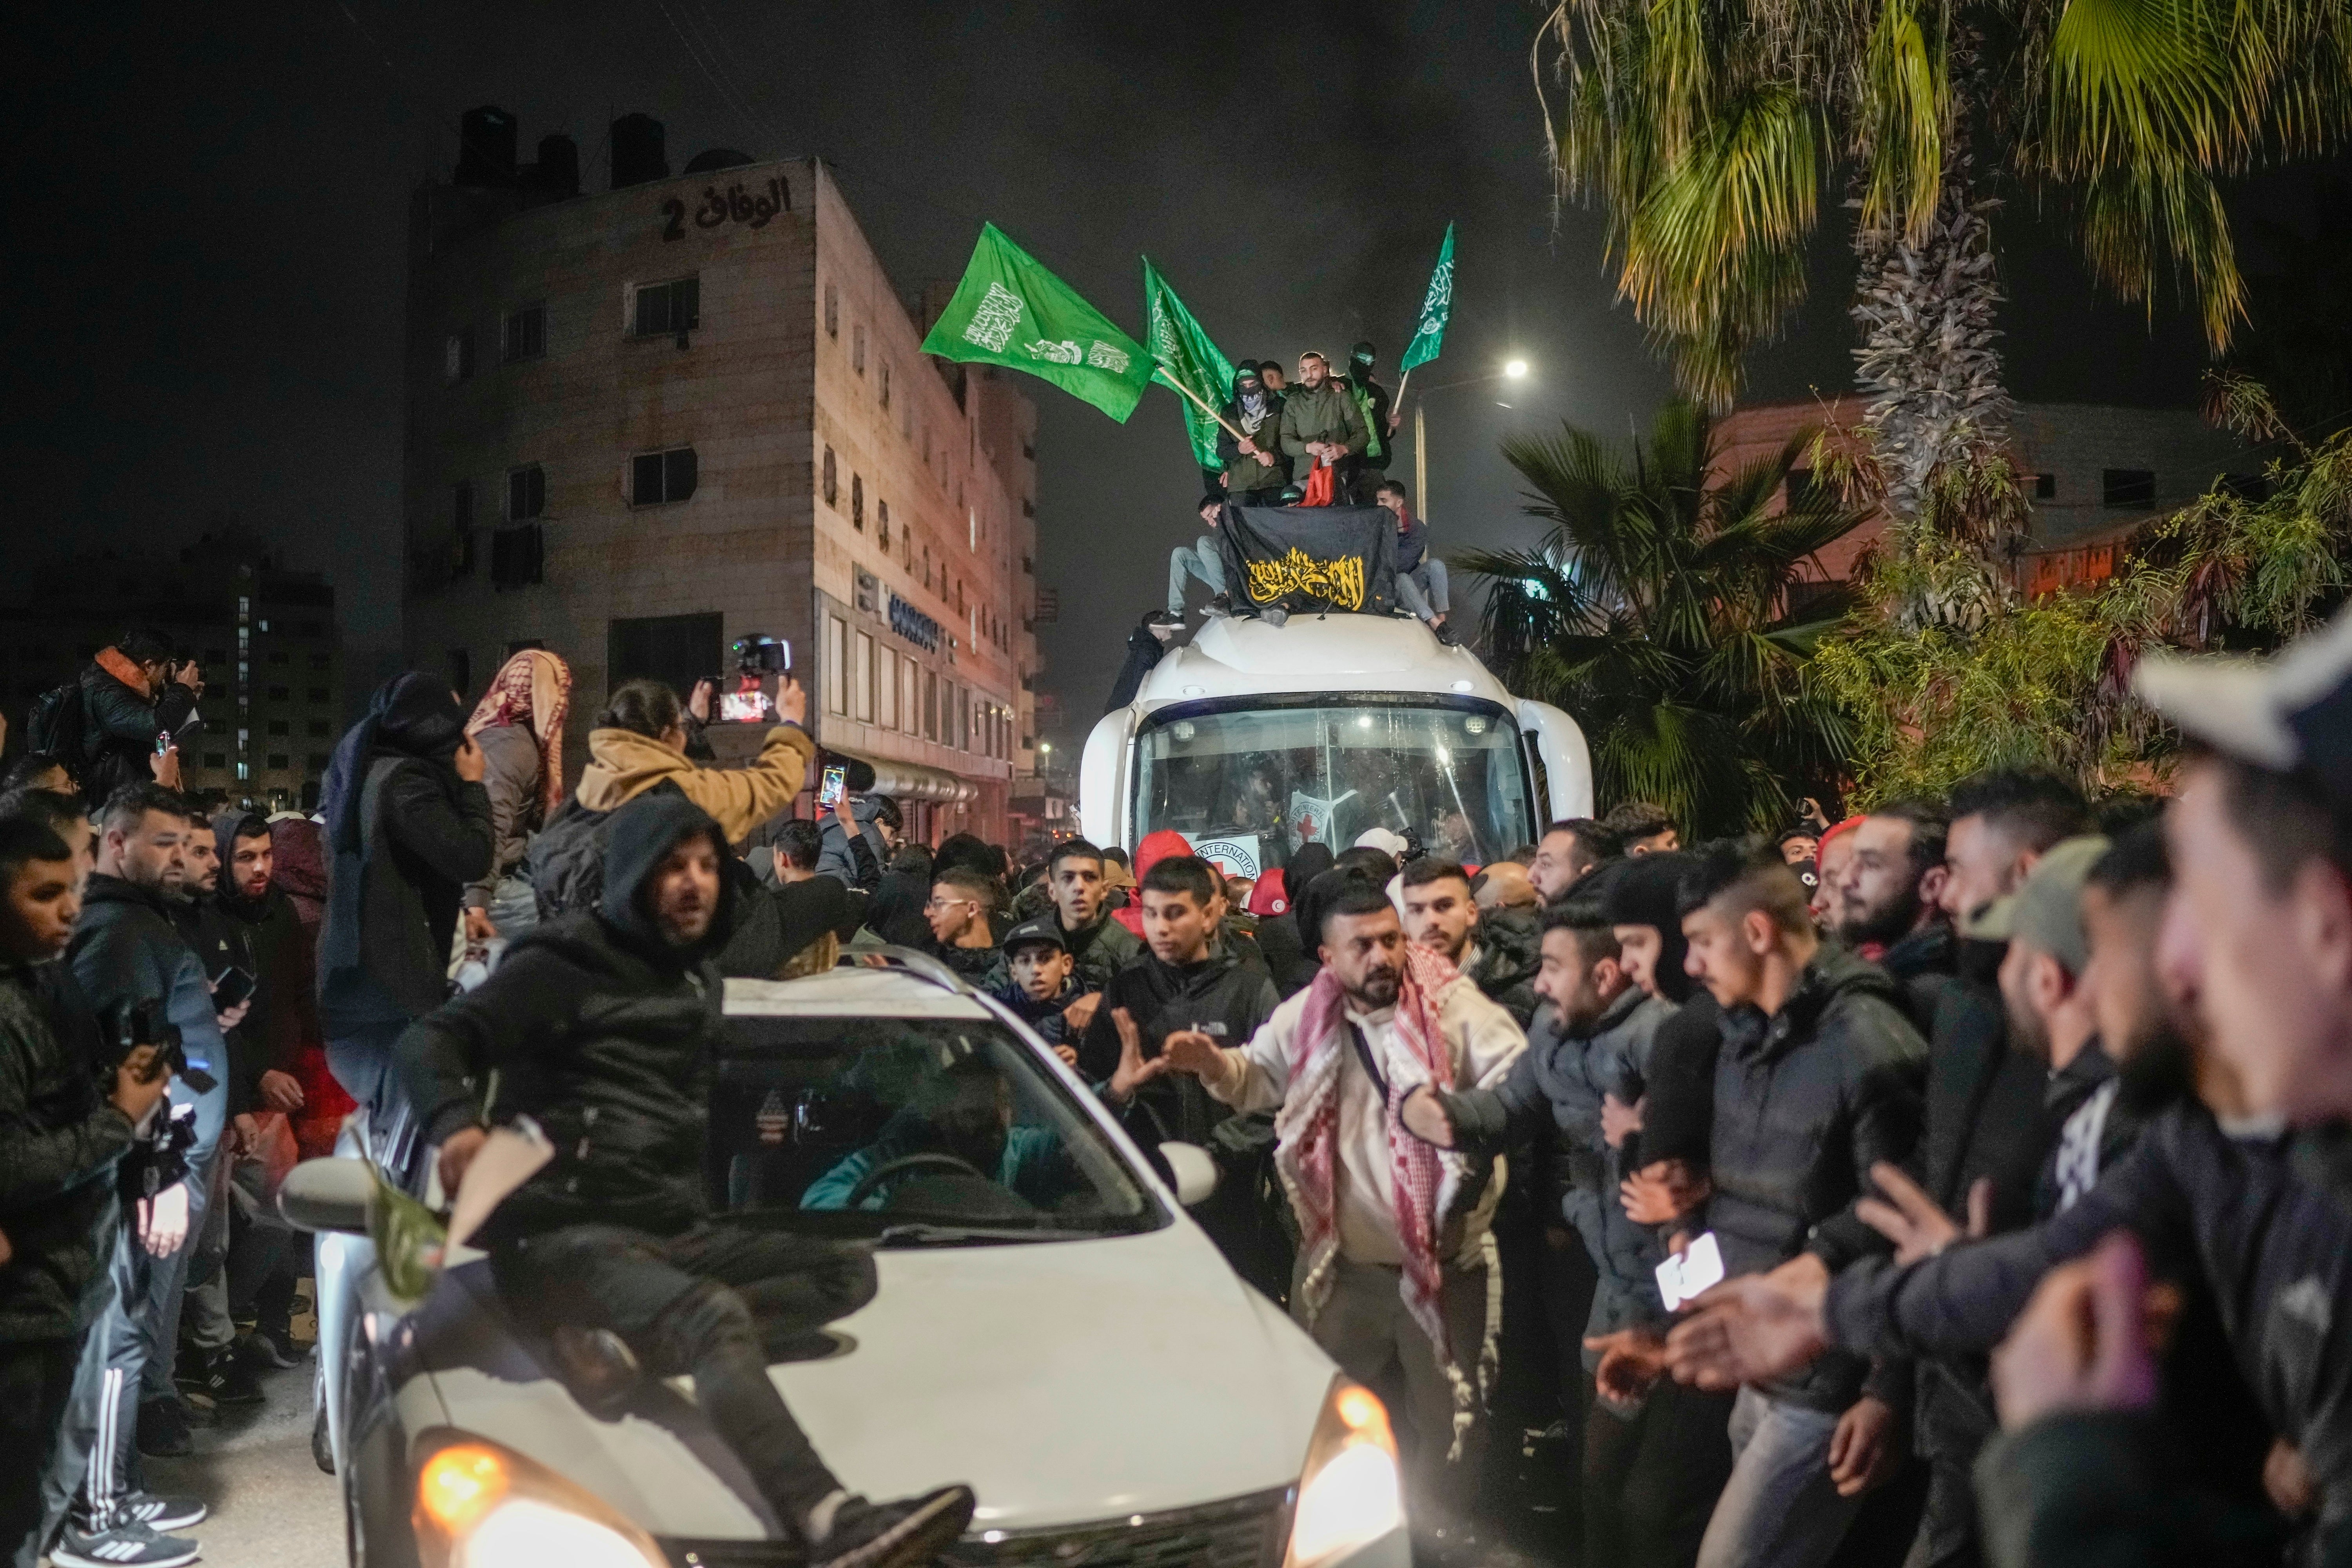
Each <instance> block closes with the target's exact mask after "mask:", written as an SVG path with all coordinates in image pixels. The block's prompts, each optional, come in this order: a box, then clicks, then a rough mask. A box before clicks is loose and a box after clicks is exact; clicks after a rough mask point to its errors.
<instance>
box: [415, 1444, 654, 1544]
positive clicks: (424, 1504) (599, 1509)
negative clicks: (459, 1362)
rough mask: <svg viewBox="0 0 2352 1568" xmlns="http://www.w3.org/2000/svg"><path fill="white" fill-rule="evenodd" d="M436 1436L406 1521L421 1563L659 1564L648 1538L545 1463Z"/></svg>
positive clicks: (498, 1448)
mask: <svg viewBox="0 0 2352 1568" xmlns="http://www.w3.org/2000/svg"><path fill="white" fill-rule="evenodd" d="M442 1436H444V1437H445V1438H446V1442H445V1445H444V1446H443V1447H439V1448H436V1449H435V1450H434V1451H433V1452H432V1453H430V1454H429V1455H427V1456H426V1458H425V1462H424V1463H423V1464H422V1465H420V1466H419V1467H417V1471H416V1507H415V1512H414V1514H413V1515H412V1516H411V1521H412V1522H413V1523H414V1524H415V1529H416V1543H417V1546H418V1548H419V1555H420V1557H421V1559H422V1561H423V1562H424V1563H425V1568H537V1565H538V1564H541V1563H562V1564H563V1565H564V1568H665V1559H664V1557H663V1555H662V1551H661V1548H660V1547H659V1546H657V1545H656V1544H655V1543H654V1541H653V1538H652V1537H651V1536H649V1535H647V1534H646V1532H645V1531H642V1530H640V1529H638V1528H637V1527H636V1526H635V1524H633V1523H631V1522H630V1521H628V1520H626V1519H625V1518H623V1517H622V1516H621V1515H620V1514H619V1513H618V1512H616V1511H614V1510H613V1509H612V1508H611V1507H610V1506H608V1505H607V1504H605V1503H604V1501H602V1500H599V1499H597V1498H595V1497H593V1496H591V1495H590V1494H589V1493H587V1492H585V1491H583V1490H582V1489H580V1488H579V1487H576V1486H574V1485H572V1483H571V1482H570V1481H567V1480H565V1479H563V1478H562V1476H559V1475H557V1474H556V1473H555V1472H554V1471H552V1470H551V1469H549V1468H546V1467H545V1466H544V1465H541V1464H539V1463H537V1462H535V1461H533V1460H530V1459H527V1458H523V1457H522V1456H521V1455H520V1454H518V1453H516V1452H514V1450H512V1449H510V1448H508V1447H503V1446H501V1445H499V1444H497V1443H493V1442H490V1441H488V1440H487V1439H485V1438H481V1437H475V1436H467V1435H465V1434H462V1433H457V1432H445V1433H444V1434H442Z"/></svg>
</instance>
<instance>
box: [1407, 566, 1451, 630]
mask: <svg viewBox="0 0 2352 1568" xmlns="http://www.w3.org/2000/svg"><path fill="white" fill-rule="evenodd" d="M1396 588H1397V603H1398V604H1400V605H1403V606H1404V607H1405V608H1406V609H1408V610H1411V611H1412V613H1413V616H1414V618H1415V619H1417V620H1423V621H1428V620H1434V619H1436V618H1437V617H1438V616H1447V615H1452V614H1453V613H1454V607H1453V600H1452V596H1451V595H1449V594H1448V593H1447V591H1446V586H1445V563H1444V562H1443V561H1440V560H1439V559H1438V558H1437V557H1436V556H1434V555H1425V556H1423V557H1422V562H1421V564H1420V565H1418V566H1416V567H1414V568H1413V569H1412V571H1410V572H1400V573H1398V574H1396Z"/></svg>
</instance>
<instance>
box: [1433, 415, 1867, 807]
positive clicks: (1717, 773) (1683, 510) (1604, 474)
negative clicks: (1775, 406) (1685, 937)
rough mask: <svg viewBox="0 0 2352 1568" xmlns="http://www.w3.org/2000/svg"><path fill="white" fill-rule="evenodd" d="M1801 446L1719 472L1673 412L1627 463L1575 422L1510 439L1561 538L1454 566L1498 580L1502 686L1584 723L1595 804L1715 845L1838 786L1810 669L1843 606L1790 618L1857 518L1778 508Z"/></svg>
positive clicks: (1489, 641) (1698, 422) (1829, 716)
mask: <svg viewBox="0 0 2352 1568" xmlns="http://www.w3.org/2000/svg"><path fill="white" fill-rule="evenodd" d="M1809 439H1810V437H1809V436H1808V437H1799V438H1797V439H1795V440H1792V441H1790V443H1789V444H1788V446H1787V447H1784V448H1783V449H1782V450H1780V452H1778V453H1776V454H1774V455H1773V456H1771V457H1769V458H1764V459H1761V460H1759V461H1757V462H1754V463H1750V464H1748V465H1746V466H1744V467H1741V468H1735V469H1732V470H1730V471H1729V472H1727V473H1717V472H1714V471H1713V470H1715V469H1716V468H1717V455H1718V448H1717V445H1716V443H1715V441H1714V439H1713V436H1712V433H1711V427H1710V425H1709V421H1708V419H1707V417H1706V415H1705V413H1703V412H1702V411H1701V410H1699V409H1698V408H1697V407H1696V406H1694V405H1690V404H1687V403H1674V404H1669V405H1667V406H1666V407H1665V408H1664V409H1662V410H1661V411H1660V412H1659V414H1658V416H1657V418H1656V420H1655V421H1654V424H1653V426H1652V428H1651V431H1650V435H1649V438H1648V439H1647V440H1646V441H1641V440H1636V441H1635V442H1634V443H1633V446H1632V447H1631V449H1630V450H1624V449H1621V448H1620V447H1616V446H1614V445H1612V443H1610V442H1607V441H1604V440H1602V439H1601V437H1597V436H1595V435H1593V434H1591V433H1590V432H1588V431H1584V430H1580V429H1577V428H1576V427H1574V426H1562V428H1561V429H1560V431H1559V434H1558V435H1557V436H1553V437H1517V438H1514V439H1512V440H1509V441H1507V442H1505V443H1504V447H1503V453H1504V456H1505V457H1506V458H1508V459H1509V461H1510V463H1511V466H1512V467H1513V468H1517V470H1518V471H1519V474H1520V476H1521V477H1522V478H1523V479H1526V480H1527V482H1528V485H1529V486H1530V487H1531V493H1530V494H1529V496H1528V503H1529V504H1528V507H1527V512H1528V515H1529V516H1530V517H1535V518H1538V519H1541V520H1543V521H1545V522H1546V523H1548V524H1549V530H1548V531H1547V532H1546V534H1545V535H1544V537H1543V539H1542V541H1541V542H1539V543H1538V545H1537V546H1536V547H1535V548H1534V549H1532V550H1525V551H1481V552H1474V553H1472V554H1468V555H1465V556H1462V557H1459V558H1457V560H1456V562H1455V564H1456V565H1457V566H1458V567H1460V568H1461V569H1463V570H1465V571H1469V572H1473V573H1475V574H1480V575H1482V576H1484V577H1486V578H1487V579H1488V580H1489V582H1490V584H1491V586H1490V591H1489V593H1488V595H1487V600H1486V619H1485V635H1486V646H1487V647H1488V649H1489V653H1490V662H1491V663H1492V665H1493V667H1494V668H1495V671H1496V675H1498V676H1499V677H1501V679H1503V680H1504V682H1505V683H1506V684H1507V685H1508V686H1509V687H1510V688H1511V689H1512V690H1514V691H1517V692H1520V693H1522V694H1524V695H1527V696H1530V697H1535V698H1538V699H1540V700H1545V701H1548V702H1553V703H1556V704H1558V705H1559V707H1561V708H1563V709H1565V710H1567V711H1568V712H1570V714H1572V715H1573V716H1574V717H1575V719H1576V721H1577V722H1578V723H1579V724H1580V726H1582V728H1583V730H1584V733H1585V738H1586V740H1587V742H1589V743H1590V745H1591V750H1592V765H1593V774H1594V785H1595V788H1596V790H1597V792H1598V794H1599V796H1600V798H1601V800H1602V801H1604V802H1616V801H1622V800H1651V801H1655V802H1656V803H1658V804H1659V805H1663V806H1664V807H1665V808H1666V809H1667V810H1669V811H1671V812H1673V813H1674V814H1675V818H1676V819H1677V820H1678V821H1679V822H1681V823H1682V824H1683V826H1684V831H1685V834H1686V835H1688V836H1696V837H1706V836H1710V835H1715V834H1721V833H1729V832H1740V831H1750V830H1759V829H1765V828H1769V827H1773V826H1779V825H1780V824H1781V823H1783V822H1785V821H1786V820H1787V819H1788V817H1789V816H1790V810H1791V806H1792V804H1793V802H1794V800H1795V799H1796V797H1797V796H1798V795H1802V794H1806V793H1817V792H1819V791H1820V790H1821V789H1822V783H1823V781H1826V780H1830V779H1833V778H1834V777H1835V776H1836V775H1837V773H1839V771H1840V769H1841V767H1842V765H1843V758H1844V756H1845V754H1846V750H1847V747H1848V745H1849V743H1850V740H1851V736H1850V732H1849V728H1848V725H1847V723H1846V721H1845V717H1844V715H1843V711H1842V710H1840V709H1839V707H1838V706H1837V705H1836V703H1835V702H1834V701H1832V700H1831V698H1830V696H1829V695H1828V694H1827V693H1826V692H1824V691H1823V690H1822V689H1821V688H1820V686H1819V685H1818V683H1817V682H1815V681H1814V679H1812V677H1811V663H1812V659H1813V655H1814V651H1815V649H1816V647H1818V646H1820V644H1821V641H1822V637H1824V636H1825V635H1826V634H1827V633H1828V632H1829V631H1830V630H1831V628H1832V627H1833V626H1835V625H1836V624H1837V622H1838V619H1839V618H1840V617H1841V616H1843V614H1844V613H1845V610H1846V608H1847V603H1846V601H1845V599H1844V598H1843V596H1842V595H1835V596H1832V597H1831V598H1829V599H1826V600H1822V599H1817V600H1815V601H1813V602H1812V604H1811V606H1810V608H1809V610H1808V612H1807V614H1808V618H1807V619H1806V620H1805V621H1803V622H1791V621H1790V620H1789V619H1788V618H1787V616H1786V614H1785V611H1786V606H1787V605H1788V604H1789V602H1790V584H1792V583H1794V582H1795V581H1797V580H1798V578H1799V576H1800V573H1801V567H1802V565H1803V563H1805V562H1806V561H1807V560H1808V559H1809V558H1810V557H1811V556H1812V555H1813V554H1814V553H1815V552H1817V551H1819V550H1821V549H1822V547H1823V546H1825V545H1828V544H1830V543H1831V542H1834V541H1835V540H1838V539H1840V538H1843V536H1844V535H1846V534H1847V533H1849V532H1851V531H1853V529H1855V528H1856V527H1858V526H1860V524H1861V522H1862V521H1863V518H1864V512H1862V511H1861V510H1855V509H1853V508H1851V507H1847V506H1845V505H1843V504H1841V503H1838V502H1835V501H1833V500H1828V499H1825V498H1823V497H1822V496H1820V495H1819V494H1817V493H1811V492H1809V493H1808V494H1807V495H1805V496H1802V497H1800V498H1798V499H1799V502H1800V504H1799V505H1797V506H1796V507H1795V508H1794V509H1792V510H1789V511H1786V512H1782V513H1780V514H1778V515H1770V514H1769V507H1770V505H1771V503H1772V501H1773V500H1774V499H1775V498H1776V497H1777V496H1778V495H1779V494H1780V490H1781V488H1782V486H1783V485H1784V484H1785V483H1786V482H1787V479H1788V477H1789V471H1790V468H1792V467H1794V466H1795V465H1796V464H1797V463H1798V461H1799V460H1800V459H1801V458H1802V456H1803V454H1804V452H1805V450H1806V445H1807V442H1808V441H1809Z"/></svg>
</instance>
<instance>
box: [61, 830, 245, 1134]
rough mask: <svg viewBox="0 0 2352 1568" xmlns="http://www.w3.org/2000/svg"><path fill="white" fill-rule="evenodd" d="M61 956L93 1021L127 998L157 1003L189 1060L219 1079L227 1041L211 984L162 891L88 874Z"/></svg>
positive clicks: (125, 1003)
mask: <svg viewBox="0 0 2352 1568" xmlns="http://www.w3.org/2000/svg"><path fill="white" fill-rule="evenodd" d="M66 961H67V962H68V963H70V964H71V965H72V966H73V973H74V979H75V980H76V981H77V982H78V983H79V984H80V987H81V993H82V994H83V995H84V996H85V997H87V998H89V1006H90V1010H91V1012H92V1013H93V1014H95V1015H96V1016H98V1017H99V1018H100V1019H111V1018H113V1017H115V1016H117V1015H118V1014H120V1013H121V1010H122V1009H123V1008H125V1007H128V1006H130V1005H132V1004H133V1003H139V1002H153V1001H161V1002H163V1004H164V1013H165V1016H166V1017H168V1018H169V1019H170V1020H171V1021H172V1022H173V1023H174V1024H176V1025H178V1026H179V1028H180V1045H181V1047H182V1049H184V1051H185V1052H186V1053H187V1058H188V1065H189V1066H190V1067H193V1068H197V1069H199V1070H200V1071H204V1072H207V1073H210V1074H212V1076H213V1077H214V1078H215V1079H220V1080H221V1081H222V1083H223V1084H224V1085H225V1084H226V1081H227V1079H228V1047H227V1045H226V1042H224V1041H223V1040H222V1039H221V1032H220V1022H219V1019H218V1017H217V1016H215V1014H214V1012H213V992H212V985H211V984H210V981H209V979H208V977H207V976H206V975H205V966H204V963H203V962H202V961H201V960H199V959H198V958H197V956H196V954H195V952H194V951H193V950H191V949H190V948H189V946H188V944H187V942H184V941H183V940H182V939H181V936H180V932H179V929H178V928H177V927H176V926H175V925H173V922H172V905H171V903H170V901H169V900H166V899H165V898H164V896H163V894H162V893H160V892H155V891H153V890H152V889H146V888H142V887H141V886H139V885H138V884H137V883H135V882H128V881H125V880H123V879H121V878H120V877H110V876H108V875H106V874H105V873H104V872H102V871H96V872H92V873H91V874H90V879H89V886H88V887H87V888H85V889H83V892H82V900H81V919H80V920H79V921H77V922H76V923H75V925H74V934H73V941H72V942H70V943H69V944H68V946H67V948H66ZM173 1087H174V1088H175V1089H176V1088H177V1087H178V1086H177V1085H176V1084H175V1085H174V1086H173ZM211 1092H215V1093H219V1092H222V1090H218V1089H215V1090H213V1091H211Z"/></svg>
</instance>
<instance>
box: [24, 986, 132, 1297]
mask: <svg viewBox="0 0 2352 1568" xmlns="http://www.w3.org/2000/svg"><path fill="white" fill-rule="evenodd" d="M99 1068H100V1050H99V1036H98V1029H97V1025H96V1022H95V1020H94V1019H92V1018H91V1016H90V1015H89V1009H88V1007H87V1006H86V1005H82V1004H81V1003H80V999H79V988H78V987H76V986H75V985H74V983H73V974H72V972H71V971H70V970H68V969H67V968H66V966H65V965H64V964H62V963H40V964H17V963H12V964H5V965H0V1234H5V1236H6V1237H8V1246H9V1248H10V1250H11V1252H12V1254H13V1256H12V1257H11V1258H9V1260H8V1262H7V1263H6V1264H5V1265H0V1344H11V1343H21V1342H25V1341H28V1340H47V1339H64V1338H67V1337H68V1336H70V1335H74V1334H78V1333H79V1332H81V1331H82V1330H84V1329H85V1328H87V1327H88V1326H89V1322H90V1320H91V1319H92V1317H93V1316H95V1314H96V1312H97V1309H98V1304H99V1302H100V1300H103V1299H104V1295H105V1279H106V1262H107V1258H109V1257H110V1255H111V1254H112V1252H113V1239H114V1237H113V1231H114V1225H115V1216H116V1213H117V1205H116V1199H115V1183H114V1172H115V1166H116V1165H117V1164H118V1163H120V1162H121V1158H122V1156H123V1155H124V1154H125V1153H127V1152H129V1151H130V1149H131V1119H130V1118H129V1117H127V1116H125V1115H123V1114H122V1112H121V1111H120V1110H116V1109H115V1108H114V1106H113V1105H111V1104H110V1103H109V1102H108V1100H106V1098H105V1097H104V1095H103V1094H101V1093H100V1077H99Z"/></svg>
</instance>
